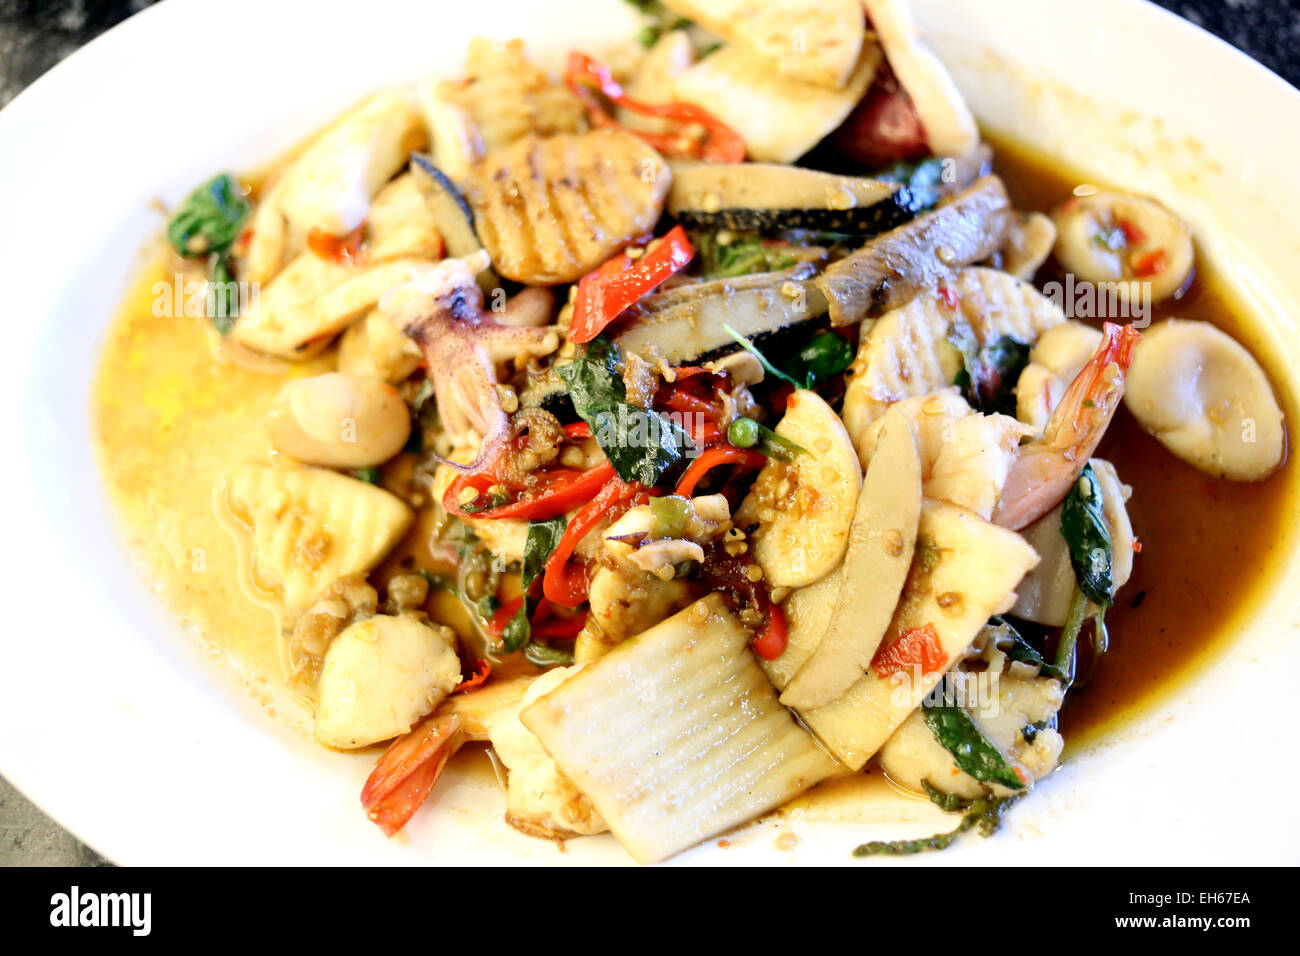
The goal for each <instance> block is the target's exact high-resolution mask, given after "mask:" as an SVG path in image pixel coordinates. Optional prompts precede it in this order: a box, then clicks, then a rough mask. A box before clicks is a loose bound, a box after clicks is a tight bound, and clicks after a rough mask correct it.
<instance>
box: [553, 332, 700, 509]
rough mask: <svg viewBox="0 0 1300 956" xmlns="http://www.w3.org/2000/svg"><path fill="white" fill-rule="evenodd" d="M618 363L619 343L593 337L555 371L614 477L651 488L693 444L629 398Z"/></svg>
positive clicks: (655, 413)
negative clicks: (582, 349)
mask: <svg viewBox="0 0 1300 956" xmlns="http://www.w3.org/2000/svg"><path fill="white" fill-rule="evenodd" d="M618 366H619V352H618V346H616V345H614V344H613V343H612V342H609V341H607V340H606V339H604V338H600V337H597V338H595V339H593V340H592V341H590V342H588V343H587V348H586V350H585V352H584V353H583V354H582V355H581V356H579V357H578V358H576V359H574V360H573V361H572V362H568V363H566V364H564V365H557V366H556V367H555V371H556V374H558V375H559V376H560V378H562V379H563V380H564V383H565V385H567V386H568V391H569V398H570V400H572V402H573V408H574V410H575V411H576V412H577V413H578V415H579V417H581V418H582V420H583V421H585V422H586V423H587V424H588V425H590V426H591V434H592V437H594V438H595V439H596V442H597V444H599V445H600V447H601V450H602V451H604V452H605V457H606V458H608V459H609V462H610V464H611V465H613V466H614V470H615V471H616V472H618V476H619V477H620V478H622V479H623V480H624V481H636V482H640V483H641V484H643V485H646V486H647V487H653V486H655V485H657V484H658V483H659V481H660V479H662V478H663V476H664V474H665V473H666V472H667V471H668V470H669V469H670V468H672V466H674V465H675V464H677V463H678V462H679V461H680V460H681V459H682V458H683V457H684V456H685V455H686V453H687V452H688V451H690V450H691V449H692V447H693V446H692V444H691V438H690V436H689V435H687V434H686V432H685V431H684V430H683V429H682V428H681V426H679V425H677V424H675V423H674V422H672V421H669V420H668V419H667V418H665V417H664V416H663V415H660V414H659V413H658V412H656V411H653V410H652V409H648V408H640V407H638V406H636V405H633V404H632V403H630V402H629V401H628V400H627V389H626V387H625V386H624V385H623V377H622V375H621V374H620V373H619V368H618Z"/></svg>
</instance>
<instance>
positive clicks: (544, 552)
mask: <svg viewBox="0 0 1300 956" xmlns="http://www.w3.org/2000/svg"><path fill="white" fill-rule="evenodd" d="M564 529H565V522H564V519H563V518H551V519H550V520H549V521H534V522H531V523H530V524H529V525H528V538H527V540H526V541H525V542H524V562H523V566H522V567H521V568H520V572H519V584H520V587H521V588H522V589H523V593H524V601H523V603H522V604H521V605H519V610H518V611H516V612H515V616H514V617H512V618H511V619H510V623H509V624H507V625H506V626H505V628H504V629H502V632H501V641H502V643H503V644H504V645H505V649H506V651H507V652H513V651H517V650H519V648H521V647H523V646H524V645H525V644H528V642H529V638H530V637H531V632H532V626H531V625H530V624H529V623H528V622H529V621H530V620H531V619H532V616H533V611H534V609H535V602H534V601H533V599H532V598H531V597H529V596H528V592H529V590H530V589H531V588H532V585H533V582H534V581H535V580H537V577H538V576H539V575H540V574H541V573H542V569H543V567H544V566H545V565H546V559H547V558H549V557H550V556H551V552H553V551H554V550H555V547H556V545H558V544H559V543H560V539H561V538H562V537H564Z"/></svg>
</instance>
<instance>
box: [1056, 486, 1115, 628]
mask: <svg viewBox="0 0 1300 956" xmlns="http://www.w3.org/2000/svg"><path fill="white" fill-rule="evenodd" d="M1061 534H1062V535H1064V536H1065V541H1066V544H1068V545H1069V548H1070V564H1071V566H1072V567H1073V568H1074V577H1075V580H1076V581H1077V582H1078V584H1079V590H1081V591H1082V592H1083V593H1084V595H1085V596H1086V597H1087V598H1088V600H1089V601H1091V602H1092V603H1093V604H1095V605H1097V606H1098V607H1101V608H1107V607H1110V598H1111V575H1112V569H1113V566H1114V548H1113V546H1112V545H1111V540H1110V529H1109V528H1107V526H1106V517H1105V512H1104V509H1103V502H1102V495H1101V485H1100V483H1099V482H1098V481H1097V475H1096V473H1095V472H1093V470H1092V465H1091V464H1088V465H1084V466H1083V471H1082V472H1080V473H1079V480H1078V481H1076V482H1075V483H1074V487H1073V488H1071V489H1070V493H1069V494H1067V495H1066V496H1065V501H1064V502H1063V503H1062V506H1061Z"/></svg>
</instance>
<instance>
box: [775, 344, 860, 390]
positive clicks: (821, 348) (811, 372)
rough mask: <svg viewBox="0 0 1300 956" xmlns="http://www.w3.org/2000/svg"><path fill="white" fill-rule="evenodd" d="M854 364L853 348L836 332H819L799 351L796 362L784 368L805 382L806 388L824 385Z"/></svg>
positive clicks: (792, 375)
mask: <svg viewBox="0 0 1300 956" xmlns="http://www.w3.org/2000/svg"><path fill="white" fill-rule="evenodd" d="M852 364H853V346H852V345H851V344H849V342H848V341H847V340H846V339H845V338H844V337H843V336H840V335H836V334H835V333H834V332H829V331H827V332H818V333H817V334H816V335H814V336H813V337H812V338H811V339H810V340H809V341H808V344H807V345H805V346H804V347H803V348H801V349H800V350H799V356H798V359H797V360H796V361H792V362H789V363H787V364H786V365H785V366H784V369H785V371H786V372H788V373H789V374H790V376H791V377H792V378H796V379H799V380H801V381H802V382H804V388H815V387H816V386H818V385H824V384H825V383H826V382H829V381H830V380H831V379H832V378H834V377H835V376H836V375H839V374H840V372H843V371H844V370H845V369H846V368H848V367H849V366H850V365H852Z"/></svg>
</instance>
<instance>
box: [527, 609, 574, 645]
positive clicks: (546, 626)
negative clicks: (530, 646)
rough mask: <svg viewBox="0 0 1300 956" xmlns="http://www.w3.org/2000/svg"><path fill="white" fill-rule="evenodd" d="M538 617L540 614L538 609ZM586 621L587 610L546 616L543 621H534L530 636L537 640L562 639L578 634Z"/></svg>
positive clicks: (568, 638) (569, 638)
mask: <svg viewBox="0 0 1300 956" xmlns="http://www.w3.org/2000/svg"><path fill="white" fill-rule="evenodd" d="M537 616H538V617H539V618H540V617H541V616H542V613H541V611H540V610H539V611H538V615H537ZM586 623H587V612H586V611H583V612H582V613H580V614H567V615H564V616H559V615H556V616H553V617H548V618H547V619H546V620H543V621H536V620H535V621H534V622H533V626H532V631H531V636H532V637H533V639H535V640H539V641H564V640H571V639H573V638H575V637H577V636H578V632H580V631H581V630H582V629H583V627H584V626H586Z"/></svg>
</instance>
